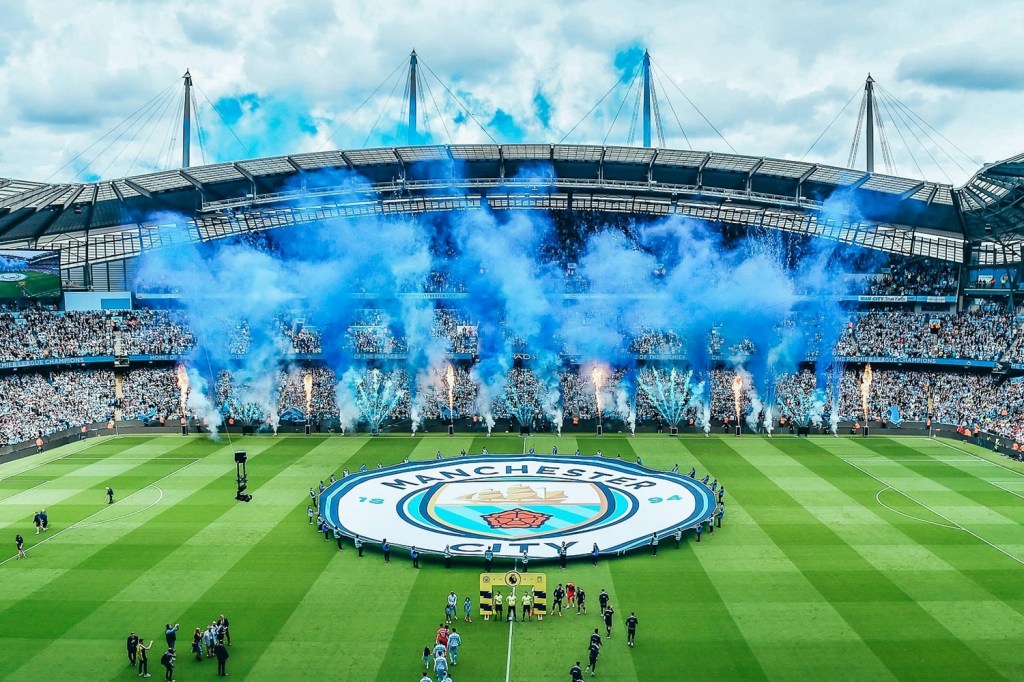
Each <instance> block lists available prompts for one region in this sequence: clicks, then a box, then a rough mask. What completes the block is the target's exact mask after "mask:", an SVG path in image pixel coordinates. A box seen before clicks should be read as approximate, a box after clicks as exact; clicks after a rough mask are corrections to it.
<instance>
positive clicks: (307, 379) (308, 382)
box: [302, 372, 313, 417]
mask: <svg viewBox="0 0 1024 682" xmlns="http://www.w3.org/2000/svg"><path fill="white" fill-rule="evenodd" d="M302 387H303V388H304V389H306V416H307V417H308V416H309V415H310V414H312V413H313V373H312V372H306V376H304V377H303V378H302Z"/></svg>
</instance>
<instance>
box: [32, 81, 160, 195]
mask: <svg viewBox="0 0 1024 682" xmlns="http://www.w3.org/2000/svg"><path fill="white" fill-rule="evenodd" d="M177 84H178V81H177V80H175V81H174V82H173V83H171V84H170V85H168V86H167V87H166V88H164V89H163V90H161V91H160V92H159V93H157V94H156V95H154V96H153V97H152V98H151V99H150V100H149V101H148V102H146V103H145V104H143V105H142V106H140V107H139V108H138V109H136V110H135V111H133V112H132V113H131V114H129V115H128V118H125V119H123V120H121V121H119V122H118V123H117V125H115V126H114V127H113V128H111V129H110V130H108V131H107V132H105V133H103V135H101V136H100V137H99V139H97V140H96V141H95V142H93V143H92V144H90V145H89V146H88V147H86V148H85V149H83V150H82V151H80V152H79V153H78V154H76V155H75V156H73V157H72V158H71V159H70V160H69V161H68V162H67V163H65V164H64V165H63V166H61V167H60V168H58V169H57V170H55V171H53V172H52V173H50V175H49V177H47V178H46V180H44V182H49V181H50V180H51V179H53V178H54V176H56V175H57V174H58V173H60V172H61V171H62V170H64V169H65V168H67V167H68V166H70V165H71V164H73V163H74V162H75V161H78V159H80V158H81V157H82V156H83V155H84V154H85V153H86V152H88V151H89V150H90V149H92V148H93V147H95V146H96V145H98V144H99V143H100V142H102V141H103V140H104V139H106V138H107V136H108V135H111V134H112V133H113V132H114V131H116V130H117V129H119V128H120V127H121V126H123V125H125V124H126V123H128V122H129V121H130V120H131V119H133V118H135V116H136V115H137V114H139V112H141V111H143V110H146V109H148V108H149V106H150V105H151V104H153V103H154V102H155V101H156V100H159V99H162V98H163V97H164V96H165V95H166V94H167V93H168V92H173V90H174V87H175V86H176V85H177ZM101 153H102V152H101ZM74 177H78V174H75V176H74Z"/></svg>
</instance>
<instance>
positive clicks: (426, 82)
mask: <svg viewBox="0 0 1024 682" xmlns="http://www.w3.org/2000/svg"><path fill="white" fill-rule="evenodd" d="M423 84H424V85H425V86H426V88H427V95H429V96H430V101H431V102H432V103H433V104H434V111H436V112H437V120H439V121H440V122H441V127H442V128H444V136H445V137H447V138H448V144H452V142H453V141H452V134H451V133H450V132H448V124H447V123H445V120H444V116H442V115H441V107H440V106H439V105H438V104H437V100H436V99H435V98H434V91H433V89H431V87H430V80H429V79H427V78H424V79H423ZM424 109H426V107H424ZM426 115H427V114H426V111H424V112H423V117H424V119H426Z"/></svg>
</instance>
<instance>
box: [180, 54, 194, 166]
mask: <svg viewBox="0 0 1024 682" xmlns="http://www.w3.org/2000/svg"><path fill="white" fill-rule="evenodd" d="M182 78H184V79H185V111H184V113H183V115H182V119H181V167H182V168H188V166H189V154H190V152H191V151H192V75H191V74H190V73H189V72H188V69H185V75H184V76H182Z"/></svg>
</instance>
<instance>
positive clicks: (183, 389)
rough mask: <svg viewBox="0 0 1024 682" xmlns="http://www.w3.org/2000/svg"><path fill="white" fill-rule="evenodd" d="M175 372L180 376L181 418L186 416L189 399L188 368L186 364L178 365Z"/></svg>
mask: <svg viewBox="0 0 1024 682" xmlns="http://www.w3.org/2000/svg"><path fill="white" fill-rule="evenodd" d="M175 373H176V374H177V376H178V396H179V400H180V401H181V418H182V419H184V418H185V414H186V404H185V403H186V400H188V370H186V369H185V365H178V366H177V367H176V368H175Z"/></svg>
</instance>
